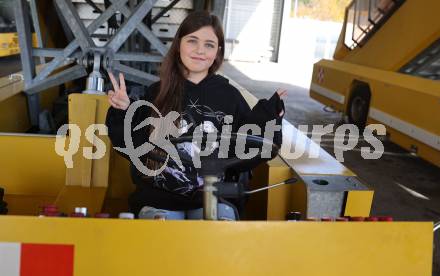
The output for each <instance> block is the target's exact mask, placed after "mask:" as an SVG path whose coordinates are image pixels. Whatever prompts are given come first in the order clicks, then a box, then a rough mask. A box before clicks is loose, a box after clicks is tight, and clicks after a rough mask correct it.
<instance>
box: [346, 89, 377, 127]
mask: <svg viewBox="0 0 440 276" xmlns="http://www.w3.org/2000/svg"><path fill="white" fill-rule="evenodd" d="M367 89H368V88H366V89H359V90H355V91H354V92H353V93H352V94H351V97H350V100H349V102H348V107H347V115H348V122H349V123H350V124H355V125H356V126H357V127H358V128H360V129H364V128H365V125H366V124H367V117H368V110H369V109H370V97H371V96H370V92H369V91H368V90H367Z"/></svg>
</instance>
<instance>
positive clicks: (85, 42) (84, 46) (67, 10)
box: [55, 0, 95, 53]
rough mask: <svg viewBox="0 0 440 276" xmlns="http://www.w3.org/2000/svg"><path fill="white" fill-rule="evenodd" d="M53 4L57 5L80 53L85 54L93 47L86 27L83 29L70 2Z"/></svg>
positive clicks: (64, 1) (61, 1) (60, 1)
mask: <svg viewBox="0 0 440 276" xmlns="http://www.w3.org/2000/svg"><path fill="white" fill-rule="evenodd" d="M55 3H56V4H57V5H58V8H59V10H60V12H61V14H62V15H63V16H64V19H65V20H66V23H67V25H68V26H69V28H70V29H71V30H72V33H73V35H74V36H75V38H76V40H77V42H78V44H79V47H81V50H82V52H83V53H87V52H88V51H89V50H90V48H91V47H95V43H93V40H92V38H91V37H90V35H89V34H88V32H87V29H86V27H84V24H83V22H82V21H81V19H80V18H79V15H78V13H77V12H76V10H75V7H74V6H73V4H72V2H71V1H67V0H55Z"/></svg>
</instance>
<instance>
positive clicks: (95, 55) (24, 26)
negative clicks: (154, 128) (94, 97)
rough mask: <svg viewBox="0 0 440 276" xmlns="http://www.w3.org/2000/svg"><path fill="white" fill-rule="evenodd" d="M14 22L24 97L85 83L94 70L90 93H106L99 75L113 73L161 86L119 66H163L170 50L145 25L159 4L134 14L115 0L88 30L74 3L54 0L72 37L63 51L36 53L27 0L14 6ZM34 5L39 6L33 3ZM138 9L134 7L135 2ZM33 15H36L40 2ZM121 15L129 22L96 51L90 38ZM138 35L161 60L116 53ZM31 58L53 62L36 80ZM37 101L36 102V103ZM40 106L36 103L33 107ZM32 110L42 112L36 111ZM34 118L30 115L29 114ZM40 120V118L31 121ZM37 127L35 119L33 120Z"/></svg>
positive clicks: (146, 4) (143, 4)
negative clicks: (105, 71) (82, 80)
mask: <svg viewBox="0 0 440 276" xmlns="http://www.w3.org/2000/svg"><path fill="white" fill-rule="evenodd" d="M16 1H17V3H18V4H17V5H16V18H17V19H16V21H17V30H18V33H19V38H20V47H21V49H22V53H21V55H22V56H21V58H22V63H23V71H24V78H25V92H26V93H27V94H28V95H34V94H36V93H38V92H40V91H42V90H45V89H47V88H50V87H53V86H56V85H60V84H62V83H65V82H68V81H72V80H75V79H78V78H82V77H84V76H86V75H87V71H86V68H87V67H89V66H90V65H91V64H93V71H92V73H91V74H90V75H89V78H88V80H87V88H86V89H85V90H86V92H87V93H91V92H93V93H103V87H104V85H103V82H104V80H103V78H102V75H101V73H100V69H102V68H104V69H107V68H109V69H111V70H116V71H119V72H122V73H124V74H125V75H126V79H127V80H129V81H133V82H136V83H139V84H142V85H150V84H151V83H152V82H155V81H157V80H158V79H159V78H158V77H157V76H154V75H151V74H148V73H145V72H143V71H140V70H137V69H135V68H133V67H130V66H127V65H125V64H121V62H161V61H162V60H163V56H164V55H165V54H166V53H167V52H168V49H167V47H165V46H164V45H163V43H162V42H161V41H160V40H159V39H158V38H157V37H156V36H155V35H154V34H153V32H152V31H151V29H150V28H148V27H147V26H146V25H145V24H143V23H142V21H143V19H144V18H145V16H146V15H147V14H148V13H150V12H151V10H152V8H153V5H154V3H155V2H156V1H157V0H143V1H140V3H139V4H138V5H137V6H135V7H132V9H130V8H129V7H128V6H127V5H126V4H127V2H128V0H111V5H110V6H109V7H107V8H106V9H105V10H103V11H101V12H102V13H101V14H100V15H99V16H98V18H97V19H95V20H94V21H93V22H92V23H91V24H90V25H88V27H85V26H84V24H83V22H82V21H81V19H80V17H79V15H78V12H77V11H76V8H75V6H74V5H73V4H72V2H71V0H55V1H54V3H55V7H56V8H57V9H58V10H59V15H60V16H61V17H62V18H61V19H64V21H65V23H66V24H65V25H66V28H68V29H69V31H71V32H72V34H73V35H74V39H73V40H72V41H71V42H70V43H69V44H68V45H67V46H66V47H65V48H64V49H49V48H34V49H33V48H32V34H31V32H30V23H29V14H28V9H27V8H26V7H27V6H26V2H27V1H26V0H16ZM34 1H35V0H34ZM133 3H134V2H133ZM33 4H34V11H35V15H37V14H36V5H35V4H36V2H33ZM118 11H119V12H121V13H122V14H123V16H124V17H126V18H127V20H126V21H125V22H124V24H123V25H122V26H121V27H120V28H119V29H118V31H117V32H116V34H115V35H114V36H113V38H112V39H111V40H110V41H109V42H108V43H107V44H106V45H105V46H103V47H96V46H95V44H94V42H93V39H92V35H93V33H94V32H95V31H96V30H97V29H98V28H99V27H100V26H102V25H103V24H104V23H105V22H107V21H108V20H109V19H110V18H111V17H112V16H114V14H115V13H117V12H118ZM136 30H138V31H139V33H140V34H141V35H142V36H144V37H145V38H146V39H147V40H148V41H149V42H150V44H151V45H153V47H155V48H156V49H157V50H158V51H159V53H160V55H154V54H148V53H135V52H118V51H119V49H120V48H121V46H122V45H123V44H124V43H125V42H126V41H127V40H128V39H129V38H130V36H131V35H132V34H133V32H135V31H136ZM33 57H41V58H42V59H44V58H45V57H51V58H53V59H52V60H51V61H50V62H48V63H47V64H46V65H45V67H43V69H42V70H41V71H40V72H39V73H38V74H37V75H36V74H35V64H34V62H33ZM71 63H78V64H77V65H75V66H72V67H70V68H68V69H65V70H62V71H60V72H58V73H57V74H53V72H54V71H55V70H57V69H59V68H60V67H61V66H65V65H68V64H71ZM35 98H36V96H33V97H32V99H35ZM35 102H38V101H35V100H32V101H30V103H35ZM30 110H34V111H32V112H35V110H38V109H37V108H36V107H35V106H34V107H32V108H30ZM30 113H31V112H30ZM31 117H32V118H34V117H35V118H38V114H33V115H31ZM33 121H35V119H33Z"/></svg>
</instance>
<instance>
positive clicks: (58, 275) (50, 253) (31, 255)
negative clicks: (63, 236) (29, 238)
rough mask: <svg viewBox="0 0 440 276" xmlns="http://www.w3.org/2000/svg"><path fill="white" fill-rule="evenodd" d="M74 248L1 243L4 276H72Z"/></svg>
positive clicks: (1, 273)
mask: <svg viewBox="0 0 440 276" xmlns="http://www.w3.org/2000/svg"><path fill="white" fill-rule="evenodd" d="M73 254H74V246H73V245H66V244H34V243H12V242H0V275H2V276H43V275H44V276H72V275H73Z"/></svg>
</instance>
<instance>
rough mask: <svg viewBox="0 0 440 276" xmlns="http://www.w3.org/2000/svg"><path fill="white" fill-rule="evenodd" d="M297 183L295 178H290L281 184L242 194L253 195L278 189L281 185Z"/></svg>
mask: <svg viewBox="0 0 440 276" xmlns="http://www.w3.org/2000/svg"><path fill="white" fill-rule="evenodd" d="M297 181H298V179H296V178H295V177H292V178H290V179H287V180H285V181H283V182H280V183H277V184H274V185H270V186H267V187H263V188H259V189H256V190H252V191H246V192H244V193H245V194H247V195H249V194H254V193H257V192H261V191H264V190H269V189H272V188H275V187H278V186H281V185H285V184H294V183H296V182H297Z"/></svg>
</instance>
